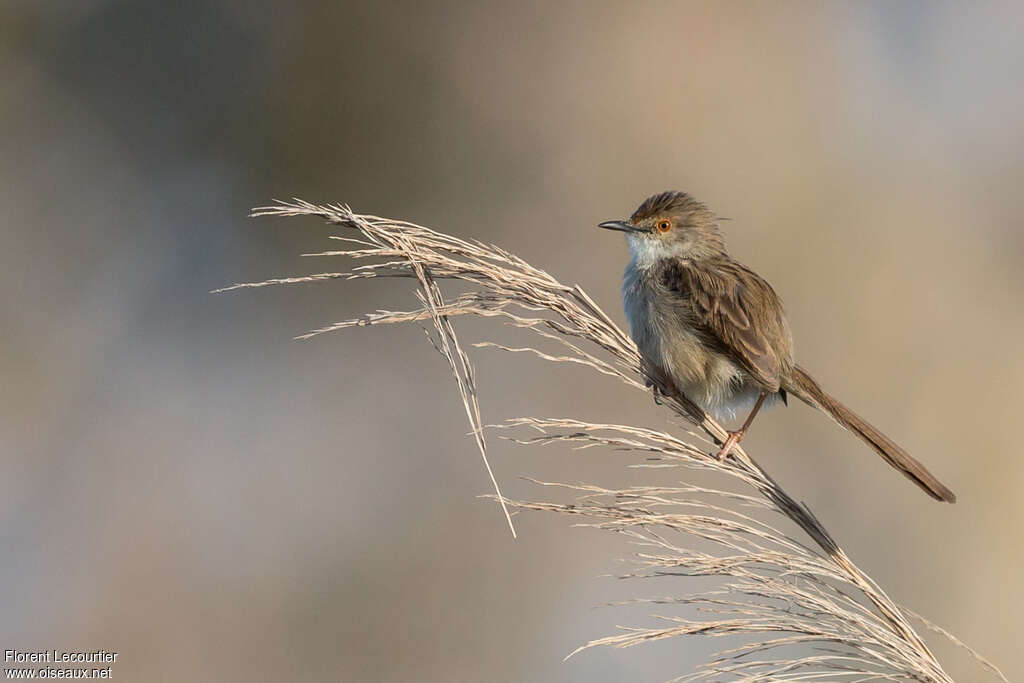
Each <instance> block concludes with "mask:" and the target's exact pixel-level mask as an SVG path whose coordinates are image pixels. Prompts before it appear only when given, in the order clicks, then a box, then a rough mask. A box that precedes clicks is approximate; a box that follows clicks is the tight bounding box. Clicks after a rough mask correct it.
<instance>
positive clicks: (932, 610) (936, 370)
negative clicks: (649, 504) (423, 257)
mask: <svg viewBox="0 0 1024 683" xmlns="http://www.w3.org/2000/svg"><path fill="white" fill-rule="evenodd" d="M1022 30H1024V7H1022V6H1021V5H1020V4H1019V3H1006V4H997V3H968V2H963V3H959V4H940V3H931V2H912V3H889V2H876V3H849V4H840V3H829V4H826V3H817V2H809V3H749V4H746V3H714V2H710V3H662V2H652V3H621V4H618V3H616V4H612V3H607V4H604V3H594V2H581V3H558V4H557V5H555V6H552V4H550V3H540V2H537V3H503V2H484V3H472V4H471V3H463V2H452V3H419V2H408V3H401V2H375V3H367V4H348V3H339V2H328V1H324V2H310V3H294V4H286V3H266V2H250V1H243V0H224V1H221V2H215V1H209V2H201V1H186V2H164V1H162V0H161V1H157V0H154V1H152V2H139V1H134V2H133V1H129V0H122V1H105V0H74V1H69V2H57V1H54V0H8V2H5V3H3V5H2V7H0V76H2V86H0V102H2V106H0V123H2V130H3V133H2V135H0V180H2V182H0V221H2V230H3V233H2V234H3V240H2V243H0V307H2V308H0V310H2V315H3V320H4V334H3V335H2V337H0V376H2V378H3V384H4V390H3V392H2V393H0V402H2V403H0V463H2V465H3V477H2V478H0V577H2V585H3V590H2V599H0V605H2V609H0V647H2V648H19V649H44V648H68V649H90V648H93V649H94V648H105V649H108V650H116V651H118V652H120V653H121V655H120V658H119V660H118V663H117V664H116V665H115V667H114V675H115V677H116V678H118V679H120V680H132V681H162V680H186V679H187V680H210V681H212V680H217V681H244V680H273V679H278V680H342V681H408V680H430V681H489V680H494V681H554V680H558V681H584V680H587V681H593V680H601V681H619V680H663V679H665V678H669V677H671V676H673V675H677V674H681V673H687V672H689V671H691V670H692V668H693V666H694V665H695V664H696V663H697V662H699V661H700V660H701V658H702V657H703V655H704V654H705V653H706V648H707V644H706V643H702V642H700V641H698V640H693V641H681V640H675V641H668V642H662V643H658V644H655V645H651V646H647V647H642V648H636V649H633V650H625V651H623V650H594V651H590V652H587V653H583V654H581V655H577V656H576V657H574V658H572V659H570V660H569V661H567V662H563V661H562V658H563V657H564V656H565V655H566V654H567V653H569V652H570V651H571V650H572V649H574V648H575V647H576V646H577V645H579V644H581V643H583V642H585V641H587V640H588V639H591V638H594V637H599V636H602V635H606V634H608V633H610V632H612V631H613V630H614V627H615V625H616V624H643V623H649V622H646V621H645V615H646V614H647V612H649V611H650V610H647V609H641V610H639V611H630V610H624V609H615V608H606V609H598V610H594V609H591V608H592V607H594V606H595V605H598V604H600V603H603V602H606V601H610V600H620V599H623V598H626V597H631V596H647V595H652V594H654V595H661V594H666V593H675V594H681V593H684V592H686V591H687V590H688V587H687V585H685V584H684V583H680V584H674V585H673V584H669V585H665V584H660V585H658V586H657V587H656V588H654V587H652V586H648V585H645V584H642V583H632V584H631V583H629V582H620V581H616V580H614V579H609V578H601V576H602V575H604V574H608V573H611V572H616V571H620V570H621V569H622V565H621V564H618V563H616V562H615V561H614V559H613V558H615V557H620V556H623V555H624V554H626V553H628V552H630V549H629V547H628V546H626V545H625V544H624V543H623V541H622V540H621V539H618V538H616V537H614V536H610V535H604V534H602V533H600V532H597V531H592V530H580V529H573V528H571V527H570V521H571V520H566V519H561V518H558V517H551V516H538V515H527V516H520V517H519V518H518V526H519V530H520V532H521V538H520V539H519V540H518V541H513V540H512V539H511V538H510V537H509V535H508V533H507V531H506V529H505V527H504V522H503V521H502V519H501V517H500V514H499V512H498V510H497V509H496V508H495V507H494V506H493V505H492V504H490V503H488V502H486V501H482V500H480V499H478V498H476V496H477V495H478V494H482V493H487V492H488V491H489V484H488V481H487V479H486V474H485V472H484V470H483V468H482V466H481V464H480V461H479V456H478V455H477V454H476V453H475V452H474V448H473V444H472V442H471V440H470V439H468V438H466V436H465V433H466V431H467V427H466V424H465V421H464V415H463V413H462V409H461V406H460V405H459V402H458V399H457V396H456V394H455V391H454V387H453V384H452V382H451V380H450V378H449V376H448V373H447V369H446V367H445V364H444V362H443V360H442V359H441V358H440V357H439V356H438V355H437V354H436V353H435V352H434V351H433V350H432V349H431V348H430V347H429V346H428V345H427V344H425V343H424V340H423V336H422V334H421V333H420V331H419V330H417V329H416V328H414V327H410V328H394V329H371V330H355V331H350V332H347V333H343V334H336V335H332V336H325V337H320V338H317V339H315V340H312V341H309V342H296V341H291V337H292V335H293V334H297V333H301V332H304V331H306V330H307V329H309V328H312V327H315V326H318V325H320V324H322V323H325V322H330V321H335V320H340V319H343V318H345V317H349V316H352V315H356V314H358V313H361V312H364V311H367V310H372V309H375V308H378V307H385V308H403V307H410V306H412V305H414V301H413V298H412V296H411V289H410V285H409V283H404V282H384V283H373V282H370V283H365V282H364V283H350V284H338V283H333V284H328V285H320V286H310V287H302V288H290V289H286V288H279V289H271V290H261V291H257V292H245V293H241V294H235V295H224V296H212V295H209V294H208V292H209V290H211V289H212V288H215V287H218V286H221V285H224V284H228V283H231V282H234V281H239V280H247V279H262V278H264V277H269V276H275V275H284V274H294V273H305V272H317V271H319V270H325V269H336V268H342V267H343V266H342V265H341V264H340V263H332V264H327V263H326V262H325V261H311V260H309V259H302V258H300V257H299V256H298V254H300V253H302V252H308V251H317V250H320V249H324V248H331V247H332V246H334V245H332V244H331V243H329V242H328V240H327V239H326V235H327V234H329V231H328V230H327V229H326V228H324V227H323V226H322V225H320V224H319V223H318V222H317V221H314V220H307V221H301V220H272V219H264V220H260V221H253V220H248V219H246V217H245V216H246V212H247V210H248V209H249V208H250V207H252V206H254V205H259V204H262V203H266V202H267V201H268V200H269V199H270V198H274V197H280V198H288V197H291V196H301V197H303V198H305V199H308V200H311V201H323V202H327V201H338V202H348V203H350V204H351V205H352V206H353V207H354V208H355V209H357V210H360V211H365V212H370V213H376V214H380V215H387V216H394V217H400V218H406V219H409V220H414V221H417V222H420V223H423V224H426V225H431V226H434V227H437V228H440V229H443V230H446V231H450V232H452V233H454V234H457V235H460V236H464V237H477V238H481V239H484V240H492V241H495V242H498V243H500V244H502V245H503V246H505V247H507V248H509V249H511V250H513V251H515V252H517V253H518V254H520V255H522V256H523V257H525V258H527V259H529V260H531V261H533V262H534V263H536V264H538V265H540V266H542V267H545V268H547V269H549V270H550V271H551V272H553V273H555V274H556V275H558V276H559V277H560V278H561V279H563V280H565V281H569V282H579V283H580V284H582V285H583V286H584V287H585V288H587V289H588V290H589V291H590V292H591V293H592V294H593V295H594V296H595V298H596V299H597V300H598V301H599V302H600V303H601V304H602V305H603V306H605V307H606V309H607V310H609V311H610V312H612V313H613V314H614V317H615V319H616V320H618V321H620V322H621V321H622V319H623V317H622V314H621V311H620V306H619V299H618V296H619V295H618V286H619V278H620V274H621V271H622V268H623V266H624V264H625V258H626V251H625V247H624V244H623V241H622V239H621V238H619V237H617V236H614V235H610V234H607V233H603V232H602V233H600V234H599V233H598V231H597V230H595V229H594V225H595V224H596V223H597V222H598V221H600V220H606V219H610V218H616V217H622V216H624V215H626V214H628V212H630V211H631V210H632V208H633V207H634V206H635V205H636V204H637V203H638V202H639V201H640V200H641V199H643V198H644V197H645V196H646V195H647V194H650V193H652V192H655V191H660V190H664V189H668V188H684V189H687V190H689V191H691V192H693V193H694V194H695V195H696V196H697V197H699V198H701V199H703V200H705V201H706V202H708V203H709V204H710V205H711V207H712V208H713V209H715V210H716V211H717V212H718V213H720V214H722V215H724V216H728V217H731V218H732V219H733V220H732V221H731V222H729V223H726V224H725V229H726V233H727V237H728V240H729V245H730V247H731V249H732V251H733V253H734V254H735V255H737V256H738V257H739V258H740V259H741V260H743V261H745V262H746V263H748V264H749V265H751V266H752V267H754V268H755V269H757V270H758V271H759V272H761V273H762V274H763V275H764V276H765V277H767V278H768V279H769V280H770V281H771V282H772V283H773V284H774V285H775V286H776V288H777V290H778V291H779V292H780V293H781V295H782V297H783V299H784V300H785V301H786V304H787V308H788V310H789V313H790V317H791V320H792V324H793V329H794V334H795V337H796V340H797V355H798V358H799V360H800V361H801V362H802V363H803V364H805V365H806V366H808V367H809V368H811V369H812V370H814V372H815V374H816V375H817V376H818V378H819V379H820V380H821V382H822V383H823V384H824V385H825V386H826V388H828V389H830V390H831V391H833V392H834V393H835V394H837V395H838V396H840V397H841V398H843V399H844V400H846V401H848V402H849V403H850V404H851V405H853V406H854V407H855V408H857V409H858V410H859V411H861V412H863V413H864V414H865V415H867V416H868V417H870V418H873V419H874V420H875V421H877V422H878V424H879V425H880V426H882V427H883V428H885V429H886V431H889V432H890V433H891V434H892V435H893V436H894V437H897V439H898V440H899V441H901V442H902V443H903V444H905V445H906V446H907V447H908V449H909V450H911V451H912V452H913V453H915V454H917V455H918V456H920V457H921V458H922V459H924V460H925V461H927V463H928V464H929V466H930V467H932V468H933V470H934V471H935V472H936V473H937V474H939V475H940V476H941V478H942V479H943V480H944V481H946V482H948V483H949V484H950V485H951V486H952V488H953V489H954V490H955V491H956V492H957V494H958V495H959V497H960V502H959V503H958V504H956V505H955V506H942V505H938V504H935V503H933V502H932V501H930V500H929V499H928V498H926V497H925V496H924V495H922V494H921V493H920V492H919V491H918V490H917V489H916V488H915V487H913V486H912V485H910V484H909V483H908V482H907V481H905V480H904V479H903V478H902V477H900V476H898V475H896V474H895V473H894V472H892V471H891V470H890V469H889V468H887V467H886V466H885V465H884V464H883V463H882V462H881V461H880V460H879V459H878V458H877V457H876V456H874V455H873V454H871V453H870V452H869V451H868V450H867V449H865V448H864V447H863V446H862V445H860V444H859V443H858V442H857V441H856V440H854V439H853V438H851V437H850V436H848V435H846V434H844V433H842V432H841V431H840V430H839V429H838V428H836V427H834V426H833V425H832V424H831V423H829V422H828V421H827V420H825V419H822V418H821V417H820V416H818V415H816V414H814V413H812V412H811V411H810V410H809V409H807V408H805V407H804V406H801V405H793V406H791V407H790V408H788V409H781V408H780V409H776V410H773V411H771V412H770V413H769V414H767V415H765V416H764V418H763V419H761V420H759V421H758V423H757V426H756V429H755V430H754V433H753V434H752V435H751V437H750V438H749V447H750V449H751V450H752V451H753V452H754V453H755V454H757V455H758V457H759V458H760V459H761V460H762V461H763V462H764V464H765V465H766V466H767V467H768V468H769V470H770V471H772V472H773V473H774V474H775V475H776V476H777V478H778V479H779V480H780V481H781V482H782V483H783V484H784V485H785V486H786V487H787V488H788V489H789V490H790V491H791V492H792V493H793V494H794V495H796V496H798V497H799V498H801V499H803V500H805V501H807V502H808V503H809V504H810V505H811V506H812V507H813V509H814V510H815V511H816V512H817V514H818V515H819V516H820V517H821V519H822V520H823V521H824V522H825V524H826V525H827V526H828V527H830V528H831V529H832V530H833V531H834V532H835V533H836V535H837V536H838V538H839V539H841V541H842V542H844V543H845V545H846V547H847V549H848V551H849V552H850V554H851V555H852V556H853V557H854V558H855V559H856V560H857V561H859V562H860V563H861V565H862V566H863V567H864V568H865V569H866V570H867V571H868V572H869V573H870V574H871V575H872V576H873V577H874V578H875V579H877V580H878V581H879V582H880V583H881V584H882V585H883V586H884V587H885V588H886V589H887V590H888V591H889V592H890V593H891V594H892V595H893V597H895V598H896V599H897V600H899V601H900V602H902V603H904V604H906V605H908V606H910V607H912V608H914V609H916V610H918V611H919V612H921V613H923V614H925V615H926V616H928V617H930V618H931V619H933V620H935V621H936V622H938V623H939V624H942V625H943V626H945V627H947V628H949V629H950V630H952V631H953V632H954V633H956V634H957V635H958V636H960V637H961V638H962V639H964V640H965V641H967V642H968V643H970V644H972V645H974V646H976V647H977V648H978V649H980V650H981V651H982V652H984V653H985V654H986V655H989V656H990V657H991V658H992V659H993V660H994V661H995V662H996V663H998V664H1000V665H1001V666H1002V667H1004V669H1005V671H1006V673H1007V675H1008V676H1009V677H1010V679H1011V680H1014V679H1018V680H1019V679H1021V678H1022V677H1024V664H1022V660H1021V658H1020V656H1019V648H1020V641H1021V638H1022V635H1024V617H1022V609H1021V608H1022V607H1024V586H1022V581H1021V565H1022V562H1024V552H1022V542H1024V524H1022V521H1024V519H1022V517H1024V499H1022V497H1021V495H1020V491H1021V485H1022V484H1024V464H1022V459H1021V457H1020V451H1019V446H1018V439H1017V426H1018V424H1019V422H1020V414H1021V410H1022V408H1024V399H1022V398H1021V396H1022V392H1021V386H1022V385H1024V354H1022V351H1021V341H1020V340H1021V338H1022V336H1024V307H1022V305H1021V297H1022V295H1024V269H1022V265H1024V237H1022V235H1024V232H1022V229H1021V227H1022V223H1021V218H1020V217H1021V215H1022V212H1024V192H1022V191H1021V184H1022V181H1024V89H1022V88H1021V74H1022V73H1024V42H1022V41H1021V39H1020V36H1021V35H1022ZM464 329H465V330H466V333H467V335H469V340H471V339H473V338H478V337H479V336H480V334H482V333H483V332H484V331H485V330H484V329H483V328H482V327H480V326H473V325H470V326H469V327H467V328H464ZM474 358H475V359H476V360H477V361H478V363H479V374H480V381H481V383H482V399H483V407H484V417H485V420H487V421H489V422H495V421H498V420H500V419H503V418H505V417H514V416H518V415H523V414H540V415H553V416H578V417H585V418H594V419H616V420H623V421H632V422H636V423H638V424H645V425H649V426H653V427H659V428H665V427H666V422H665V419H664V414H663V413H659V412H655V411H653V410H652V409H651V404H650V401H649V399H647V398H646V397H644V396H641V395H639V394H635V393H630V392H628V391H627V390H625V389H623V388H620V387H619V386H616V385H614V384H610V383H606V382H603V381H601V380H600V379H595V378H593V377H590V376H589V375H588V374H586V373H584V372H582V371H579V370H572V369H556V370H553V369H552V368H551V367H550V366H548V365H545V364H543V363H542V362H540V361H536V360H533V359H530V358H526V357H520V356H513V357H509V356H504V355H496V354H495V353H493V352H488V351H485V350H482V351H479V352H476V353H474ZM553 382H557V383H553ZM581 401H582V402H581ZM492 462H493V464H494V465H495V468H496V471H497V473H498V476H499V477H500V479H501V481H502V483H503V484H504V486H505V488H506V490H507V492H509V493H510V494H512V495H515V496H524V497H537V496H543V495H544V493H543V492H538V491H537V490H536V489H535V488H534V487H532V486H531V485H529V484H527V483H525V482H523V481H521V480H520V479H518V477H519V476H521V475H530V476H535V477H539V478H546V479H553V480H562V481H569V482H578V481H586V482H593V483H599V484H608V485H615V484H620V483H622V482H623V481H626V480H629V481H650V482H673V481H677V480H678V479H679V477H680V472H678V471H669V472H665V471H654V472H651V471H647V472H642V473H639V474H638V473H627V474H623V470H622V468H621V466H622V464H623V462H622V456H615V455H614V454H608V453H599V452H597V451H587V452H584V453H576V452H570V451H566V450H559V449H556V448H549V449H545V450H539V451H534V450H523V449H515V448H514V447H512V446H508V445H506V444H503V443H500V442H496V443H494V444H493V454H492ZM721 644H722V643H712V645H721ZM937 649H938V652H939V653H940V655H941V657H942V659H943V661H944V662H945V663H946V665H947V667H948V668H949V670H950V671H951V673H953V674H954V675H956V676H957V677H958V678H959V680H982V676H981V674H980V673H979V672H978V671H977V670H976V669H975V668H973V667H971V666H969V665H967V664H965V663H964V659H963V657H962V655H960V654H959V653H957V652H955V651H953V650H951V649H950V648H948V647H946V646H944V645H941V644H938V645H937Z"/></svg>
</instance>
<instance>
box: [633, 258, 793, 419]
mask: <svg viewBox="0 0 1024 683" xmlns="http://www.w3.org/2000/svg"><path fill="white" fill-rule="evenodd" d="M622 293H623V303H624V306H625V310H626V318H627V320H628V321H629V329H630V334H631V336H632V337H633V341H635V342H636V345H637V348H638V349H639V350H640V355H641V356H642V357H643V358H644V360H645V361H646V362H647V364H648V365H649V366H650V367H651V368H652V369H653V370H655V371H656V372H658V373H660V374H662V375H663V376H664V377H665V378H666V379H668V380H671V382H672V383H673V384H674V385H675V386H676V387H677V388H678V389H679V390H680V391H681V392H682V393H683V395H685V396H686V397H687V398H688V399H690V400H691V401H693V402H694V403H696V404H697V405H698V406H700V407H701V408H703V409H704V410H705V411H707V412H708V413H710V414H711V415H712V416H713V417H714V418H715V419H716V420H719V421H731V420H733V419H735V418H737V417H745V416H746V415H747V413H749V412H750V410H751V409H752V408H753V407H754V403H755V402H756V401H757V398H758V396H759V395H760V393H761V390H760V388H759V387H758V386H757V385H756V384H755V383H753V382H752V381H750V379H749V377H748V376H747V374H746V372H745V371H744V370H743V369H742V368H740V367H739V366H738V365H736V364H735V363H733V362H732V361H731V360H730V359H729V358H728V357H727V356H724V355H722V354H720V353H716V352H714V351H712V350H710V349H708V348H707V347H705V346H704V345H703V344H702V343H701V342H700V340H699V339H698V338H697V337H696V335H695V334H694V333H693V332H692V331H691V330H690V329H689V328H688V327H687V326H686V325H685V322H684V319H683V318H682V316H681V315H680V314H679V311H678V310H675V309H672V308H669V309H668V310H661V309H659V307H658V306H657V304H656V303H655V302H654V301H653V300H652V298H651V297H650V296H649V295H648V291H647V290H646V288H645V287H643V286H642V284H641V283H639V282H637V281H636V280H635V279H633V280H631V279H630V277H629V274H628V273H627V278H626V281H625V283H624V286H623V292H622ZM777 398H778V395H777V394H772V395H770V396H769V397H768V399H767V401H766V404H767V403H770V402H774V400H775V399H777Z"/></svg>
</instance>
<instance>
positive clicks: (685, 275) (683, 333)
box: [600, 192, 956, 503]
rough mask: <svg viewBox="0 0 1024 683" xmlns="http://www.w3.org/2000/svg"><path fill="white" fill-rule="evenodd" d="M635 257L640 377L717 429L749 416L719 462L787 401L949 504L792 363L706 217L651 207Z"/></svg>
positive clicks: (771, 295) (776, 318)
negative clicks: (844, 432)
mask: <svg viewBox="0 0 1024 683" xmlns="http://www.w3.org/2000/svg"><path fill="white" fill-rule="evenodd" d="M600 227H602V228H606V229H608V230H620V231H622V232H625V233H626V237H627V240H628V242H629V249H630V252H631V255H632V258H631V259H630V262H629V265H628V266H627V267H626V274H625V278H624V281H623V284H622V299H623V303H624V304H625V308H626V317H627V318H628V319H629V328H630V333H631V334H632V336H633V340H634V341H635V342H636V345H637V347H638V348H639V349H640V354H641V356H642V357H643V359H644V362H645V364H646V366H647V372H648V374H649V375H650V376H652V377H654V378H655V379H656V381H657V383H656V385H655V392H657V391H658V389H657V384H661V385H662V386H663V387H665V388H667V389H668V390H669V391H676V392H681V393H682V394H683V395H684V396H686V397H687V398H688V399H690V400H691V401H693V402H694V403H696V404H697V405H699V406H700V407H701V408H703V409H704V410H705V411H707V412H708V413H710V414H711V415H713V416H715V417H716V418H718V419H732V418H735V417H736V416H737V415H738V414H742V413H743V412H746V411H747V410H749V411H750V412H749V414H748V416H747V418H746V420H745V421H744V423H743V426H742V427H740V429H738V430H737V431H735V432H730V433H729V438H728V439H727V440H726V441H725V443H724V444H723V446H722V449H721V451H719V453H718V457H719V458H724V457H726V456H727V455H728V454H729V451H730V450H732V447H733V446H734V445H735V444H737V443H739V441H740V439H742V438H743V435H744V434H745V433H746V431H747V430H748V429H749V428H750V424H751V423H752V422H753V421H754V417H755V416H756V415H757V411H758V410H759V409H760V408H761V406H762V404H764V403H765V402H768V403H773V402H775V401H776V400H778V399H781V400H782V401H783V403H785V402H786V398H787V395H788V394H792V395H794V396H796V397H797V398H799V399H800V400H802V401H803V402H804V403H806V404H807V405H809V406H811V407H813V408H817V409H818V410H821V411H822V412H824V413H825V414H826V415H829V416H830V417H832V418H833V419H834V420H835V421H836V422H838V423H839V424H840V425H842V426H843V427H845V428H846V429H848V430H850V431H852V432H853V433H854V434H856V435H857V436H859V437H860V438H861V439H863V440H864V442H865V443H867V444H868V445H869V446H871V448H873V449H874V450H875V452H877V453H878V454H879V455H881V456H882V457H883V458H885V460H886V462H888V463H889V464H890V465H892V466H893V467H895V468H896V469H897V470H899V471H901V472H902V473H903V474H904V475H906V476H907V477H908V478H909V479H910V480H912V481H913V482H914V483H915V484H917V485H918V486H920V487H921V488H922V489H924V490H925V491H926V492H927V493H928V495H930V496H932V497H933V498H935V499H936V500H941V501H946V502H950V503H952V502H955V501H956V496H955V495H953V492H952V491H950V490H949V489H948V488H946V487H945V486H944V485H943V484H942V482H940V481H939V480H938V479H936V478H935V477H934V476H933V475H932V474H931V473H930V472H929V471H928V470H927V469H925V467H924V465H922V464H921V463H919V462H918V461H917V460H915V459H914V458H912V457H910V455H909V454H908V453H907V452H906V451H904V450H903V449H902V448H900V447H899V446H898V445H896V443H894V442H893V441H892V440H891V439H889V437H887V436H886V435H885V434H883V433H882V432H880V431H878V429H876V428H875V427H873V426H872V425H871V424H869V423H868V422H867V421H865V420H864V419H863V418H861V417H860V416H859V415H857V414H856V413H854V412H853V411H852V410H850V409H849V408H847V407H846V406H844V405H843V404H842V403H840V402H839V401H837V400H836V399H834V398H832V397H831V396H829V395H828V394H826V393H825V392H824V391H822V389H821V387H820V386H818V383H817V382H816V381H814V378H813V377H811V376H810V375H809V374H808V373H807V371H806V370H804V369H803V368H801V367H800V366H799V365H797V364H796V363H795V362H794V361H793V338H792V335H791V334H790V331H789V322H788V321H787V320H786V314H785V312H784V311H783V309H782V302H781V301H780V300H779V297H778V295H777V294H775V290H773V289H772V288H771V285H769V284H768V283H767V282H765V281H764V280H763V279H762V278H761V277H760V276H758V275H757V273H755V272H753V271H752V270H750V269H749V268H747V267H745V266H743V265H742V264H740V263H739V262H737V261H735V260H733V258H732V257H731V256H729V254H728V252H727V251H726V250H725V240H724V239H723V238H722V233H721V232H720V231H719V229H718V225H717V223H716V222H715V217H714V214H712V213H711V211H709V210H708V208H707V207H706V206H705V205H704V204H702V203H701V202H699V201H697V200H696V199H694V198H693V197H691V196H690V195H688V194H686V193H685V192H662V193H661V194H656V195H654V196H652V197H648V198H647V199H646V200H644V202H643V203H642V204H641V205H640V206H639V208H637V210H636V211H634V212H633V215H632V216H631V217H630V219H629V221H609V222H607V223H601V224H600Z"/></svg>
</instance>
